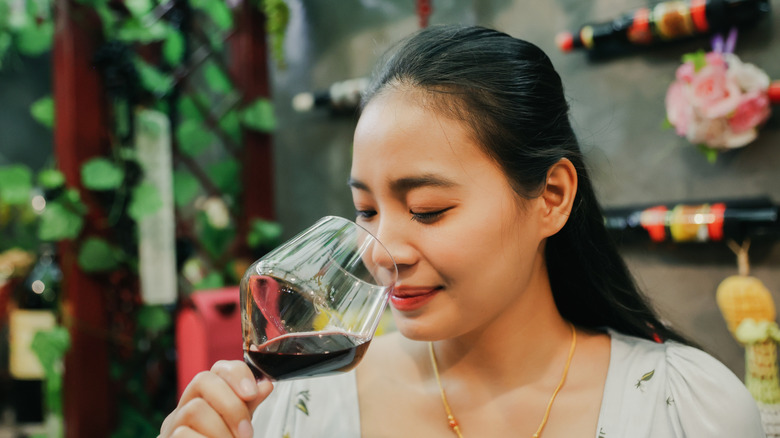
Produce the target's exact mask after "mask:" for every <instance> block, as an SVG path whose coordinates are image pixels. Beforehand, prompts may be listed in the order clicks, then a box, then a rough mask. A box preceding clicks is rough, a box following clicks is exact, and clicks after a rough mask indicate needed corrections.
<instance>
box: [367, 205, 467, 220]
mask: <svg viewBox="0 0 780 438" xmlns="http://www.w3.org/2000/svg"><path fill="white" fill-rule="evenodd" d="M451 208H452V207H449V208H445V209H442V210H439V211H430V212H425V213H415V212H413V211H412V210H409V213H410V214H411V215H412V217H411V219H412V220H413V221H415V222H420V223H423V224H431V223H433V222H435V221H436V220H437V219H439V217H441V215H443V214H444V213H445V212H447V211H449V210H450V209H451ZM355 215H356V216H357V217H359V218H363V219H371V218H372V217H374V216H376V211H375V210H356V211H355Z"/></svg>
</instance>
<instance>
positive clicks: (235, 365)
mask: <svg viewBox="0 0 780 438" xmlns="http://www.w3.org/2000/svg"><path fill="white" fill-rule="evenodd" d="M211 371H212V372H213V373H215V374H216V375H218V376H220V377H222V378H223V379H224V380H225V381H226V382H227V383H228V385H230V387H231V388H233V390H234V391H235V392H236V393H237V394H239V396H240V397H241V398H242V399H243V400H244V401H246V402H247V407H248V408H249V412H250V415H251V413H252V412H254V410H255V409H256V408H257V406H259V405H260V403H262V402H263V400H265V399H266V398H267V397H268V395H269V394H271V391H272V390H273V389H274V387H273V384H271V382H270V381H269V380H267V379H263V380H256V379H255V376H254V374H253V373H252V370H251V369H249V366H247V364H246V363H244V362H243V361H240V360H232V361H226V360H220V361H217V362H215V363H214V365H213V366H212V367H211Z"/></svg>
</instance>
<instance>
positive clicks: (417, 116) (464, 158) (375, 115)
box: [352, 90, 498, 177]
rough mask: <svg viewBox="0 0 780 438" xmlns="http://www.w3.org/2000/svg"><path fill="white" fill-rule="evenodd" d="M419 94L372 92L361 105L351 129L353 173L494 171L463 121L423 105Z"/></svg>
mask: <svg viewBox="0 0 780 438" xmlns="http://www.w3.org/2000/svg"><path fill="white" fill-rule="evenodd" d="M422 94H423V93H420V92H414V91H403V90H401V91H391V92H388V93H385V94H381V95H378V96H376V97H375V98H374V99H373V100H372V101H371V102H370V103H369V104H368V105H367V106H366V107H365V108H364V110H363V112H362V114H361V116H360V120H359V121H358V125H357V128H356V130H355V137H354V153H353V161H352V174H353V177H355V176H358V175H359V176H362V177H365V176H367V175H376V174H380V173H382V174H387V173H389V174H391V175H393V176H395V177H398V176H404V175H399V173H402V174H403V173H412V174H413V173H415V172H418V173H419V172H423V173H431V172H434V173H438V172H444V173H448V174H450V175H451V176H457V175H458V174H463V175H461V176H469V175H471V174H474V173H478V172H485V171H498V166H497V165H496V163H495V162H494V160H493V159H492V158H490V157H489V156H488V155H487V154H486V153H485V152H484V151H483V150H482V148H481V147H480V146H479V145H478V144H477V143H476V142H475V141H474V139H473V136H472V135H471V131H470V130H469V128H468V126H466V124H464V123H463V122H461V121H458V120H453V119H451V118H447V117H445V116H442V115H440V114H438V113H437V112H435V111H433V110H431V109H430V108H428V107H427V106H426V105H424V104H423V103H422V102H423V98H424V96H422ZM356 174H357V175H356Z"/></svg>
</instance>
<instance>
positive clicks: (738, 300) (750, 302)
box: [716, 241, 780, 438]
mask: <svg viewBox="0 0 780 438" xmlns="http://www.w3.org/2000/svg"><path fill="white" fill-rule="evenodd" d="M729 247H730V248H731V250H732V251H734V253H735V254H736V255H737V264H738V266H739V274H737V275H731V276H729V277H727V278H726V279H724V280H723V281H722V282H721V283H720V285H718V289H717V292H716V299H717V302H718V307H719V308H720V311H721V313H722V314H723V318H724V319H725V320H726V323H727V325H728V329H729V332H731V334H732V335H733V336H734V338H735V339H736V340H737V342H739V343H740V344H741V345H742V346H743V347H744V348H745V385H746V386H747V388H748V390H749V391H750V394H751V395H752V396H753V398H755V400H756V403H757V404H758V408H759V411H760V412H761V420H762V421H763V423H764V430H765V431H766V436H767V437H768V438H779V437H780V377H779V376H778V374H780V373H779V372H778V366H777V343H778V342H779V341H780V329H779V328H778V326H777V322H775V318H776V316H777V313H776V310H775V303H774V301H773V300H772V294H771V293H770V292H769V290H768V289H767V288H766V286H765V285H764V283H763V282H761V280H759V279H758V278H756V277H753V276H751V275H749V271H750V266H749V263H748V248H749V247H750V241H745V242H744V243H743V244H742V246H739V245H737V244H736V243H735V242H734V241H730V242H729Z"/></svg>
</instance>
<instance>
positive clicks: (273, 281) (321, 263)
mask: <svg viewBox="0 0 780 438" xmlns="http://www.w3.org/2000/svg"><path fill="white" fill-rule="evenodd" d="M397 276H398V271H397V268H396V265H395V262H394V261H393V258H392V256H391V255H390V253H389V252H388V251H387V249H386V248H385V247H384V246H383V245H382V244H381V243H380V242H379V241H378V240H377V239H376V237H374V236H373V235H371V233H369V232H368V231H366V230H365V229H364V228H363V227H361V226H359V225H357V224H356V223H354V222H352V221H350V220H348V219H344V218H340V217H336V216H327V217H324V218H322V219H320V220H319V221H318V222H317V223H315V224H314V225H312V226H311V227H310V228H308V229H306V230H305V231H303V232H301V233H300V234H298V235H297V236H295V237H293V238H292V239H290V240H289V241H287V242H285V243H284V244H282V245H281V246H279V247H278V248H276V249H274V250H273V251H271V252H270V253H268V254H267V255H265V256H264V257H262V258H260V259H259V260H257V261H256V262H254V263H253V264H252V265H251V266H250V267H249V268H248V269H247V271H246V273H245V274H244V276H243V278H242V279H241V285H240V289H241V326H242V330H243V339H244V361H245V362H246V363H247V365H249V367H250V368H251V369H252V372H253V373H254V374H255V377H256V378H258V379H260V378H263V377H265V378H268V379H271V380H282V379H294V378H301V377H310V376H321V375H327V374H333V373H338V372H346V371H349V370H351V369H352V368H354V367H355V366H356V365H357V364H358V363H359V362H360V360H361V359H362V357H363V354H365V352H366V349H367V348H368V344H369V343H370V342H371V339H372V337H373V335H374V332H375V331H376V327H377V324H378V323H379V320H380V318H381V316H382V313H383V311H384V309H385V306H386V304H387V300H388V296H389V292H390V290H391V289H392V287H393V284H394V283H395V281H396V278H397Z"/></svg>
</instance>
